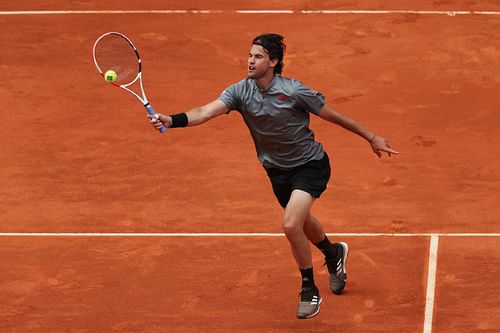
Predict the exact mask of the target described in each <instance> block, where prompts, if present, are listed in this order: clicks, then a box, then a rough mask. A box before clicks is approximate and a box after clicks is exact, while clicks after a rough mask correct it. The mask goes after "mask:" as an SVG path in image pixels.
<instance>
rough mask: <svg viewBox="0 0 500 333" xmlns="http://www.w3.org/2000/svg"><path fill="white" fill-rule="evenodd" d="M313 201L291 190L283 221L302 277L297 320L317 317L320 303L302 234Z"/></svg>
mask: <svg viewBox="0 0 500 333" xmlns="http://www.w3.org/2000/svg"><path fill="white" fill-rule="evenodd" d="M314 200H315V199H314V197H313V196H312V195H310V194H309V193H307V192H304V191H302V190H293V191H292V194H291V196H290V200H289V201H288V204H287V206H286V208H285V215H284V219H283V230H284V232H285V235H286V237H287V239H288V241H289V243H290V248H291V250H292V254H293V257H294V258H295V261H296V262H297V266H298V267H299V270H300V273H301V276H302V286H301V291H300V302H299V306H298V307H297V318H299V319H306V318H311V317H314V316H315V315H317V314H318V313H319V310H320V305H321V301H322V299H321V296H320V294H319V290H318V288H317V287H316V285H315V283H314V273H313V265H312V255H311V246H310V244H309V239H308V238H307V236H306V234H305V232H304V222H305V221H306V219H307V216H308V215H309V211H310V209H311V206H312V204H313V203H314Z"/></svg>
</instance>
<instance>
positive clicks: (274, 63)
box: [269, 58, 279, 68]
mask: <svg viewBox="0 0 500 333" xmlns="http://www.w3.org/2000/svg"><path fill="white" fill-rule="evenodd" d="M278 62H279V61H278V59H277V58H274V59H271V62H270V64H269V67H272V68H274V67H276V65H277V64H278Z"/></svg>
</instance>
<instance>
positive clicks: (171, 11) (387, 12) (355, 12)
mask: <svg viewBox="0 0 500 333" xmlns="http://www.w3.org/2000/svg"><path fill="white" fill-rule="evenodd" d="M87 14H106V15H109V14H276V15H283V14H285V15H294V14H305V15H308V14H324V15H346V14H348V15H390V14H415V15H447V16H458V15H500V11H486V10H477V11H476V10H370V9H363V10H329V9H318V10H292V9H258V10H253V9H236V10H217V9H215V10H211V9H199V10H188V9H152V10H21V11H0V15H87Z"/></svg>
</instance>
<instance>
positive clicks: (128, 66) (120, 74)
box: [94, 34, 140, 85]
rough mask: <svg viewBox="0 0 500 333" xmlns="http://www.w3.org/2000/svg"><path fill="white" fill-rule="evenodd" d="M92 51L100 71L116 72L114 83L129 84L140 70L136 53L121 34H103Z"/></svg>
mask: <svg viewBox="0 0 500 333" xmlns="http://www.w3.org/2000/svg"><path fill="white" fill-rule="evenodd" d="M94 52H95V60H96V64H97V66H98V67H99V69H100V70H101V72H102V73H104V72H106V71H108V70H113V71H115V72H116V81H115V84H118V85H126V84H130V83H132V82H133V81H134V80H135V79H136V78H137V75H138V74H139V70H140V63H139V58H138V55H137V53H136V51H135V50H134V47H133V46H132V45H131V44H130V43H129V42H128V41H127V40H126V39H125V38H123V37H122V36H120V35H115V34H110V35H107V36H104V37H103V38H102V39H101V40H99V41H98V42H97V44H96V45H95V49H94Z"/></svg>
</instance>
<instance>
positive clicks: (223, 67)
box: [0, 0, 500, 333]
mask: <svg viewBox="0 0 500 333" xmlns="http://www.w3.org/2000/svg"><path fill="white" fill-rule="evenodd" d="M379 2H380V4H378V5H377V4H376V1H367V0H365V1H343V2H342V4H337V5H335V6H332V5H331V4H330V2H329V1H318V2H315V3H314V5H311V4H308V3H307V2H305V1H290V2H288V3H287V4H286V5H283V4H282V1H266V2H264V1H261V2H253V3H245V6H242V5H241V2H237V1H213V2H206V1H190V2H189V3H187V2H185V1H171V2H168V4H166V2H165V1H159V0H157V1H150V2H148V4H147V7H145V5H143V4H141V2H139V1H120V2H118V1H99V4H98V5H97V4H94V2H93V1H78V2H73V1H71V2H68V1H51V2H50V4H47V5H46V4H43V5H40V4H34V1H21V2H19V3H16V2H12V3H10V2H8V3H3V2H2V3H1V4H0V11H9V10H44V9H50V10H58V9H64V10H69V9H76V10H98V9H217V10H221V12H219V13H212V14H113V15H97V14H68V15H30V14H23V15H0V26H1V27H2V30H1V32H0V45H2V51H1V57H0V58H1V62H0V69H1V70H2V73H3V76H2V78H3V79H2V80H1V81H0V97H1V98H0V112H1V120H2V124H1V127H0V139H1V140H0V152H1V153H0V166H1V167H0V188H1V191H0V232H1V233H4V235H3V236H2V237H0V267H1V269H2V274H1V275H0V300H1V302H0V332H349V333H353V332H354V333H356V332H398V333H399V332H422V330H423V325H424V310H425V296H426V286H427V268H428V258H429V237H427V236H415V237H387V236H379V237H357V236H355V235H353V236H349V237H341V238H340V237H336V236H332V237H330V238H331V239H332V240H334V241H340V240H343V241H347V242H349V244H350V245H351V249H352V251H351V254H350V258H349V263H348V269H349V282H348V286H347V289H346V292H345V294H344V295H343V296H335V295H332V294H330V293H329V292H328V288H327V279H328V276H327V274H326V269H325V267H321V265H322V260H321V256H320V254H319V253H318V251H315V252H314V264H315V272H316V276H317V278H316V279H317V282H318V286H319V287H320V288H321V291H322V294H323V297H324V303H323V306H322V310H321V313H320V314H319V316H318V317H316V318H314V319H311V320H307V321H298V320H296V319H295V307H296V304H297V299H298V298H297V293H298V288H299V284H298V283H299V276H298V272H297V269H296V267H295V263H294V262H293V260H292V257H291V254H290V251H289V248H288V244H287V241H286V239H285V238H284V237H79V238H75V237H53V236H46V237H26V236H7V235H5V233H10V232H19V233H31V232H47V233H63V232H81V233H200V232H203V233H281V232H282V230H281V215H282V211H281V209H280V207H279V206H278V204H277V203H276V201H275V199H274V197H273V195H272V190H271V187H270V185H269V182H268V180H267V178H266V175H265V172H264V171H263V169H262V168H261V167H260V165H259V163H258V161H257V159H256V156H255V151H254V147H253V143H252V142H251V138H250V135H249V133H248V130H247V129H246V128H245V125H244V123H243V121H242V119H241V117H240V116H239V115H238V114H237V113H236V112H233V113H230V114H229V115H227V116H221V117H219V118H216V119H214V120H212V121H210V122H208V123H206V124H204V125H202V126H198V127H192V128H189V129H175V130H171V131H169V132H168V133H166V134H163V135H160V134H158V133H156V132H155V131H154V130H153V129H152V127H151V126H150V125H149V124H148V120H147V117H146V116H145V112H144V109H143V108H142V106H141V105H140V103H139V102H138V101H137V100H135V98H134V97H132V96H131V95H129V94H128V93H126V92H125V91H122V90H120V89H117V88H114V87H111V86H109V85H107V84H106V83H105V82H104V80H103V79H102V77H100V76H99V75H98V74H97V71H96V69H95V66H94V64H93V61H92V54H91V50H92V45H93V43H94V41H95V39H96V38H97V37H99V36H100V35H101V34H102V33H104V32H107V31H120V32H123V33H125V34H127V35H129V36H130V37H131V38H132V39H133V40H134V41H135V43H136V44H137V46H138V48H139V51H140V53H141V55H142V58H143V63H144V84H145V88H146V91H147V94H148V97H149V99H150V101H151V102H152V104H153V105H154V106H155V108H156V109H157V111H158V112H161V113H167V114H168V113H178V112H182V111H185V110H187V109H189V108H190V107H194V106H198V105H202V104H203V103H206V102H208V101H211V100H213V99H215V98H217V97H218V95H219V94H220V93H221V92H222V91H223V90H224V89H225V88H226V87H227V86H229V85H230V84H232V83H234V82H236V81H239V80H240V79H241V78H243V77H244V75H245V72H246V54H247V50H248V47H249V42H250V40H251V39H252V37H254V36H255V35H257V34H260V33H263V32H269V31H272V32H278V33H281V34H284V35H285V36H286V38H287V39H286V41H287V45H288V49H287V53H286V57H285V72H284V74H285V75H286V76H291V77H295V78H297V79H300V80H301V81H303V82H304V83H305V84H306V85H308V86H310V87H312V88H314V89H316V90H319V91H321V92H322V93H324V94H325V95H326V98H327V102H329V103H330V104H331V105H332V106H333V107H335V108H336V109H337V110H338V111H340V112H342V113H344V114H346V115H348V116H349V117H351V118H353V119H355V120H357V121H358V122H360V123H361V124H362V125H364V126H365V127H367V128H368V129H370V130H371V131H374V132H376V133H378V134H379V135H381V136H384V137H386V138H388V139H389V140H390V142H391V143H392V145H393V147H394V148H395V149H397V150H399V151H400V152H401V154H400V155H399V156H397V157H391V158H386V157H384V158H383V159H380V160H379V159H377V157H376V156H375V155H374V154H373V153H372V152H371V149H370V147H369V146H368V145H367V143H366V142H364V141H363V140H362V139H360V138H359V137H357V136H355V135H353V134H351V133H349V132H347V131H345V130H342V129H340V128H339V127H336V126H335V125H333V124H329V123H326V122H324V121H322V120H319V119H318V118H314V117H313V118H312V122H311V127H312V128H313V130H314V131H315V133H316V137H317V139H318V140H319V141H320V142H322V144H323V146H324V147H325V149H326V151H327V152H328V153H329V155H330V157H331V160H332V164H333V177H332V179H331V182H330V187H329V189H328V190H327V191H326V192H325V193H324V194H323V196H322V198H321V199H320V200H319V201H318V202H317V203H316V204H315V206H314V208H313V214H314V215H315V216H317V217H318V218H319V219H320V220H321V221H322V223H323V225H324V226H325V229H326V231H327V232H328V233H352V234H359V233H419V234H420V233H495V232H496V233H498V232H500V228H499V226H498V216H499V213H500V209H499V205H498V204H499V202H500V191H499V189H500V173H499V171H498V170H500V160H499V159H498V152H499V149H498V142H500V131H499V129H498V126H499V124H500V112H499V111H500V110H499V107H498V104H499V103H498V101H499V98H498V96H499V91H500V74H499V71H498V69H499V68H500V43H499V41H498V36H497V35H498V31H500V16H499V15H457V16H453V17H452V16H447V15H415V14H384V15H355V14H345V15H320V14H310V15H301V14H292V15H285V14H282V15H277V14H259V15H256V14H255V15H248V14H247V15H244V14H236V13H235V12H234V10H235V9H294V10H300V9H346V10H349V9H392V10H394V9H406V10H415V9H416V10H491V11H500V5H499V4H498V3H496V2H495V1H482V2H480V1H451V0H450V1H409V0H407V1H390V2H388V3H387V4H386V3H385V2H382V1H379ZM284 6H285V7H284ZM439 244H440V246H439V255H438V265H437V275H436V295H435V296H436V300H435V304H434V325H433V332H438V333H439V332H450V331H452V332H498V331H500V317H499V313H500V296H499V294H498V292H497V290H498V289H499V288H500V285H499V282H498V274H499V271H498V262H499V260H500V243H499V239H498V238H497V237H446V236H443V237H440V243H439ZM474 286H475V287H474Z"/></svg>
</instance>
